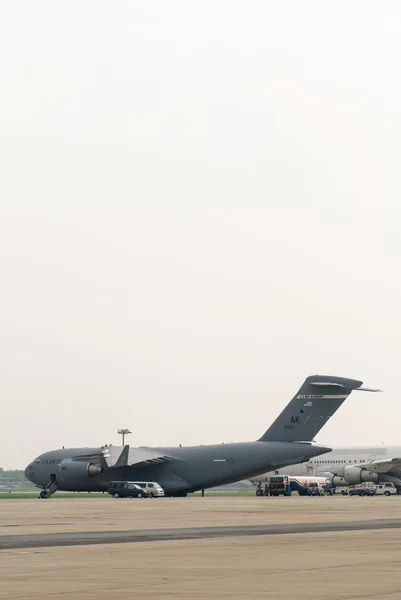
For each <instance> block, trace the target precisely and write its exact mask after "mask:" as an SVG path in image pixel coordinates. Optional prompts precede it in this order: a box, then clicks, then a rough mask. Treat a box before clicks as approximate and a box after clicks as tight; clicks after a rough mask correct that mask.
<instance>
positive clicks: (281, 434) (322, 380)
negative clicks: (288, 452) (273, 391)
mask: <svg viewBox="0 0 401 600" xmlns="http://www.w3.org/2000/svg"><path fill="white" fill-rule="evenodd" d="M362 383H363V382H362V381H358V380H357V379H347V378H345V377H330V376H327V375H312V376H311V377H307V379H305V381H304V383H303V385H302V386H301V388H300V389H299V391H298V392H297V394H296V395H295V396H294V398H293V399H292V400H291V401H290V402H289V404H287V406H286V407H285V409H284V410H283V412H282V413H281V414H280V415H279V416H278V417H277V419H276V420H275V421H274V423H273V424H272V425H271V426H270V427H269V429H268V430H267V431H266V432H265V433H264V434H263V436H262V437H261V438H260V440H259V441H261V442H298V441H299V442H311V441H313V439H314V437H315V436H316V434H317V433H319V431H320V430H321V428H322V427H323V426H324V425H325V423H327V421H328V420H329V419H330V417H332V416H333V415H334V413H335V412H336V411H337V410H338V409H339V408H340V406H341V404H342V403H343V402H344V400H346V398H347V397H348V396H349V395H350V393H351V392H352V390H358V389H360V390H361V391H362V390H363V391H371V392H379V391H380V390H373V389H368V388H361V385H362Z"/></svg>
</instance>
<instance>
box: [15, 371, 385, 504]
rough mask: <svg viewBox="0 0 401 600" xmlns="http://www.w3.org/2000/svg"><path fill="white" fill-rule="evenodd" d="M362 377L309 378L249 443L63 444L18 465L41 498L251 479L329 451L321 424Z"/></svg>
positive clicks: (188, 488) (182, 488)
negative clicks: (320, 436)
mask: <svg viewBox="0 0 401 600" xmlns="http://www.w3.org/2000/svg"><path fill="white" fill-rule="evenodd" d="M361 386H362V381H357V380H356V379H347V378H344V377H330V376H327V375H326V376H320V375H313V376H311V377H308V378H307V379H306V380H305V382H304V383H303V385H302V386H301V388H300V390H299V391H298V392H297V394H296V395H295V396H294V398H293V399H292V400H291V401H290V402H289V404H288V405H287V406H286V408H285V409H284V410H283V412H282V413H281V414H280V415H279V416H278V417H277V419H276V420H275V421H274V423H273V424H272V425H271V426H270V427H269V429H268V430H267V431H266V432H265V433H264V434H263V435H262V437H261V438H260V439H259V440H257V441H255V442H242V443H230V444H216V445H208V446H189V447H178V448H177V447H174V448H148V447H140V448H130V447H129V446H128V445H126V446H124V448H123V450H122V451H121V448H117V447H114V446H101V447H99V448H68V449H67V448H63V449H60V450H52V451H50V452H45V453H44V454H42V455H41V456H38V457H37V458H35V460H33V461H32V462H31V463H30V464H29V465H28V466H27V468H26V469H25V475H26V477H27V478H28V479H29V480H30V481H32V482H33V483H34V484H36V486H37V487H40V488H42V491H41V492H40V496H39V497H40V498H50V496H51V495H52V494H53V493H54V492H55V491H57V490H64V491H77V492H98V491H106V490H107V489H108V487H109V484H110V482H111V481H116V480H128V481H132V480H134V481H135V480H136V481H157V482H158V483H159V484H160V485H161V486H162V487H163V488H164V491H165V495H166V496H186V495H187V494H188V493H190V492H195V491H197V490H203V489H206V488H210V487H215V486H219V485H224V484H227V483H232V482H234V481H239V480H241V479H250V478H252V477H254V476H255V475H259V474H260V473H265V472H266V471H271V470H274V469H279V468H282V467H285V466H287V465H293V464H295V463H301V462H305V461H308V460H310V459H311V458H312V457H315V456H318V455H320V454H325V453H327V452H330V450H331V448H325V447H323V446H315V445H312V441H313V439H314V437H315V436H316V434H317V433H318V432H319V431H320V429H321V428H322V427H323V425H324V424H325V423H326V422H327V421H328V420H329V419H330V417H331V416H332V415H333V414H334V413H335V412H336V411H337V409H338V408H339V407H340V406H341V404H342V403H343V402H344V400H345V399H346V398H347V397H348V396H349V394H350V393H351V392H352V391H353V390H364V391H372V392H373V391H379V390H371V389H368V388H362V387H361Z"/></svg>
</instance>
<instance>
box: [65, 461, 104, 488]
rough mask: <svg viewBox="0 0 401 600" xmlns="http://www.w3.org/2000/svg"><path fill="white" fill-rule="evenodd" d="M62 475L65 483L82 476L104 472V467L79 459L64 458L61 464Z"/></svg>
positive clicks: (93, 475) (92, 475)
mask: <svg viewBox="0 0 401 600" xmlns="http://www.w3.org/2000/svg"><path fill="white" fill-rule="evenodd" d="M59 472H60V477H61V479H62V480H63V481H64V482H65V483H69V482H72V481H76V480H77V479H80V478H86V477H95V475H100V473H102V472H103V469H102V467H99V466H97V465H94V464H93V463H86V462H81V461H77V460H62V461H61V463H60V465H59Z"/></svg>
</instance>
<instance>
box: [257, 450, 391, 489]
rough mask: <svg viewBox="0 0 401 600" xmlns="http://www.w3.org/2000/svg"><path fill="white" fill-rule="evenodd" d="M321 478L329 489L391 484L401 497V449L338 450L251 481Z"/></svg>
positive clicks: (258, 483)
mask: <svg viewBox="0 0 401 600" xmlns="http://www.w3.org/2000/svg"><path fill="white" fill-rule="evenodd" d="M274 474H279V475H290V476H299V475H304V476H309V477H310V476H315V477H316V476H318V477H326V478H327V479H329V480H330V487H332V488H335V487H343V486H349V485H356V484H358V483H367V482H373V483H386V482H391V483H393V484H394V486H395V487H396V488H397V493H398V494H401V446H387V447H386V446H359V447H354V448H336V449H334V450H332V451H331V452H328V453H327V454H324V455H321V456H317V457H315V458H312V459H310V460H308V461H307V462H303V463H300V464H297V465H291V466H289V467H284V468H283V469H279V470H278V471H274V472H271V473H263V474H262V475H258V476H257V477H252V478H251V479H249V481H251V482H252V483H253V484H254V485H258V486H259V487H260V485H261V484H262V483H264V482H265V481H266V478H267V477H268V476H270V475H274Z"/></svg>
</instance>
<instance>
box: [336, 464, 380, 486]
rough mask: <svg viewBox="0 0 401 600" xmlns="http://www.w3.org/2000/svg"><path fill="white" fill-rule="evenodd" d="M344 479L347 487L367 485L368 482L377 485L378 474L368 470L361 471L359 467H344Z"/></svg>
mask: <svg viewBox="0 0 401 600" xmlns="http://www.w3.org/2000/svg"><path fill="white" fill-rule="evenodd" d="M344 479H345V481H346V482H347V484H348V485H355V484H357V483H367V482H368V481H371V482H373V483H378V482H379V474H378V473H376V472H375V471H368V469H361V468H360V467H345V469H344Z"/></svg>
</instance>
